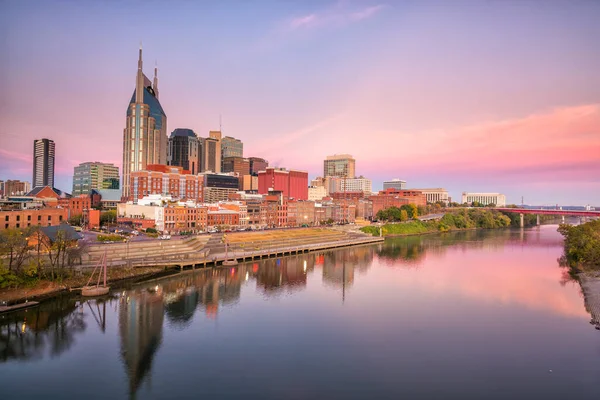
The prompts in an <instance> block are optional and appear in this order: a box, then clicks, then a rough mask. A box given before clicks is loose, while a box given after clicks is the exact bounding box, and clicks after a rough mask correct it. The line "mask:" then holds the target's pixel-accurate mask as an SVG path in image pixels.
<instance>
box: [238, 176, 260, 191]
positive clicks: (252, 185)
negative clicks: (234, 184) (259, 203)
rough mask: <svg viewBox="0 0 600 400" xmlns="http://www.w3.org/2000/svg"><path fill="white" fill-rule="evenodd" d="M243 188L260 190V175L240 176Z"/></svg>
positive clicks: (245, 189) (244, 189)
mask: <svg viewBox="0 0 600 400" xmlns="http://www.w3.org/2000/svg"><path fill="white" fill-rule="evenodd" d="M240 180H241V182H242V184H241V186H242V187H241V189H242V190H243V191H245V192H258V176H254V175H244V176H242V177H240Z"/></svg>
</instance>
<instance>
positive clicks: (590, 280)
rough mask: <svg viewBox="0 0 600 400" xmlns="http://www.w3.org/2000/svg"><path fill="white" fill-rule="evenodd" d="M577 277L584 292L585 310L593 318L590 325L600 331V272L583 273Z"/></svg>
mask: <svg viewBox="0 0 600 400" xmlns="http://www.w3.org/2000/svg"><path fill="white" fill-rule="evenodd" d="M577 277H578V278H579V283H580V285H581V291H582V292H583V298H584V303H585V308H586V310H587V311H588V312H589V313H590V315H591V316H592V319H591V320H590V324H592V325H594V326H595V328H596V329H598V330H600V272H582V273H580V274H578V275H577Z"/></svg>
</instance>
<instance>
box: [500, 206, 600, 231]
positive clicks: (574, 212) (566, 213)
mask: <svg viewBox="0 0 600 400" xmlns="http://www.w3.org/2000/svg"><path fill="white" fill-rule="evenodd" d="M495 210H498V211H502V212H509V213H518V214H520V215H521V227H523V215H524V214H536V215H537V224H538V225H539V224H540V215H560V216H562V217H563V222H564V219H565V216H572V217H600V211H583V210H545V209H533V208H495Z"/></svg>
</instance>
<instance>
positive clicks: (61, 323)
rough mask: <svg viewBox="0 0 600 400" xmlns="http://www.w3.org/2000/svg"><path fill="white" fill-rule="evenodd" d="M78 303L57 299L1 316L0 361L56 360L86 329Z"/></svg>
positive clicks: (66, 298)
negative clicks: (46, 357)
mask: <svg viewBox="0 0 600 400" xmlns="http://www.w3.org/2000/svg"><path fill="white" fill-rule="evenodd" d="M78 305H79V302H78V301H76V300H75V299H74V298H69V297H60V298H58V299H56V300H54V301H51V302H47V303H42V304H40V305H39V306H37V307H34V308H31V309H28V310H25V311H21V312H19V313H12V314H5V315H2V318H1V320H0V321H1V322H0V361H3V362H7V361H11V360H13V359H16V360H34V359H39V358H42V357H43V356H44V355H49V356H51V357H55V356H60V355H61V354H62V353H64V352H66V351H68V350H69V349H70V348H71V347H72V346H73V345H74V343H75V341H76V337H77V335H78V334H80V333H83V331H85V329H86V328H87V324H86V322H85V320H84V315H83V313H81V312H79V311H78Z"/></svg>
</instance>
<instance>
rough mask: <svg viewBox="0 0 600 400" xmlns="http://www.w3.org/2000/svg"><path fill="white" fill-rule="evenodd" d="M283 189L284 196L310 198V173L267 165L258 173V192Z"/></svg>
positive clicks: (300, 198) (297, 198)
mask: <svg viewBox="0 0 600 400" xmlns="http://www.w3.org/2000/svg"><path fill="white" fill-rule="evenodd" d="M269 191H281V192H282V193H283V196H284V197H287V198H290V199H296V200H308V173H307V172H304V171H295V170H286V169H279V168H273V167H267V168H266V170H265V171H260V172H259V173H258V193H260V194H268V193H269Z"/></svg>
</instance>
